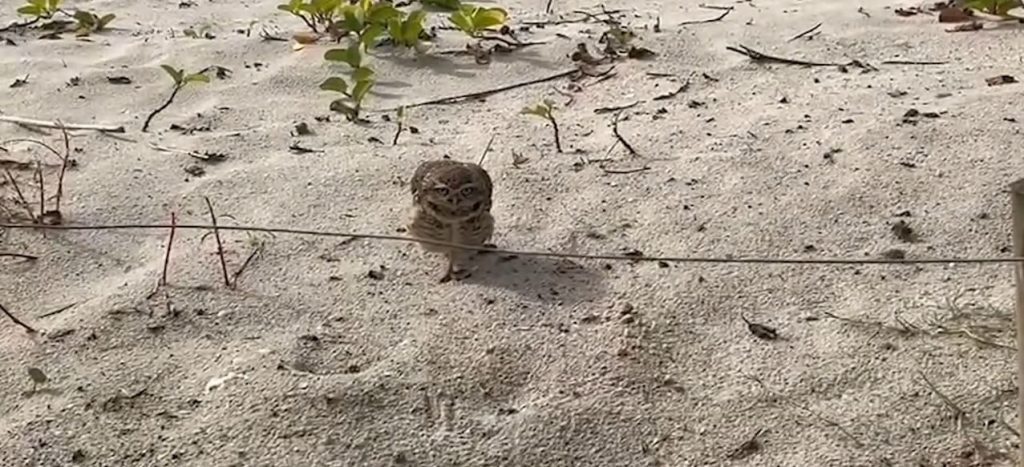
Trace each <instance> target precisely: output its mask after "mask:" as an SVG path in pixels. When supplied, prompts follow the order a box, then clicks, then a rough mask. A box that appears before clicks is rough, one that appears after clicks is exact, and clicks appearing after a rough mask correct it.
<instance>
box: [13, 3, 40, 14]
mask: <svg viewBox="0 0 1024 467" xmlns="http://www.w3.org/2000/svg"><path fill="white" fill-rule="evenodd" d="M18 14H19V15H26V16H41V15H42V14H43V9H42V8H40V7H38V6H36V5H25V6H23V7H21V8H18Z"/></svg>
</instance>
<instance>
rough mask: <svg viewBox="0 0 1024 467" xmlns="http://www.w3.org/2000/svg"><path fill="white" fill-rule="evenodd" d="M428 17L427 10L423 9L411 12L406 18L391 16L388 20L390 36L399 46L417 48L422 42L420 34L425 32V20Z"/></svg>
mask: <svg viewBox="0 0 1024 467" xmlns="http://www.w3.org/2000/svg"><path fill="white" fill-rule="evenodd" d="M426 18H427V12H425V11H423V10H416V11H414V12H412V13H409V16H407V17H405V18H404V19H402V18H391V20H390V21H389V22H388V36H389V37H390V38H391V41H392V42H394V44H395V45H397V46H399V47H405V48H416V47H417V46H418V45H419V44H420V34H422V33H423V21H424V20H425V19H426Z"/></svg>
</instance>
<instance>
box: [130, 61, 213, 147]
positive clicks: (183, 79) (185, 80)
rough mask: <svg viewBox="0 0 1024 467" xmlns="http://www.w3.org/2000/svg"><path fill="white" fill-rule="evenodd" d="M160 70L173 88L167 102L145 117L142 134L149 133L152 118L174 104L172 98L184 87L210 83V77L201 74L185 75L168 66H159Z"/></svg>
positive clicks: (181, 71)
mask: <svg viewBox="0 0 1024 467" xmlns="http://www.w3.org/2000/svg"><path fill="white" fill-rule="evenodd" d="M160 68H163V70H164V71H165V72H167V74H168V75H169V76H170V77H171V79H172V80H174V87H173V88H172V89H171V95H170V97H168V98H167V101H165V102H164V103H163V105H161V106H160V107H157V108H156V110H154V111H153V112H151V113H150V114H149V116H148V117H146V121H145V123H143V124H142V131H143V132H146V131H149V124H150V122H152V121H153V117H156V115H157V114H159V113H160V112H163V111H164V109H166V108H167V107H169V106H170V105H171V103H172V102H174V98H175V97H177V96H178V92H179V91H181V90H182V89H184V88H185V86H188V85H189V84H190V83H209V82H210V77H209V76H206V75H205V74H204V73H203V72H198V73H191V74H185V70H182V69H178V68H174V67H172V66H170V65H160Z"/></svg>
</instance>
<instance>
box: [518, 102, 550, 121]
mask: <svg viewBox="0 0 1024 467" xmlns="http://www.w3.org/2000/svg"><path fill="white" fill-rule="evenodd" d="M545 104H546V102H545ZM545 104H537V105H535V106H533V107H524V108H523V110H522V111H520V112H519V113H522V114H528V115H536V116H538V117H542V118H551V107H550V106H545Z"/></svg>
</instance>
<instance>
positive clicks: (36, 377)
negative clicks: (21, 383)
mask: <svg viewBox="0 0 1024 467" xmlns="http://www.w3.org/2000/svg"><path fill="white" fill-rule="evenodd" d="M28 377H29V378H32V382H33V383H36V384H45V383H46V382H47V381H49V378H47V377H46V373H43V370H40V369H39V368H35V367H31V366H30V367H28Z"/></svg>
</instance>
